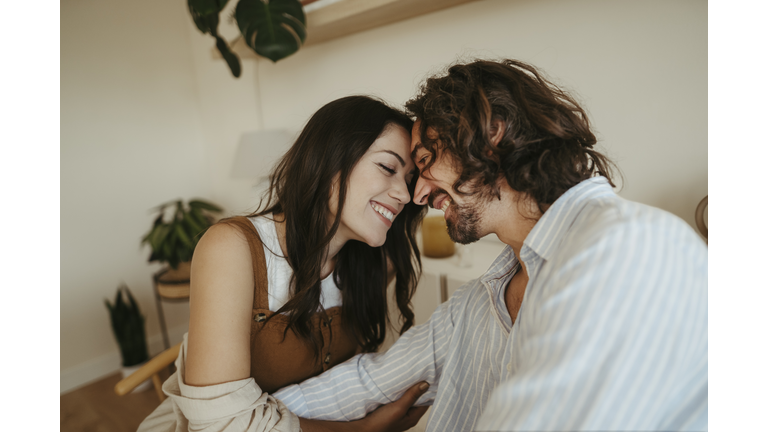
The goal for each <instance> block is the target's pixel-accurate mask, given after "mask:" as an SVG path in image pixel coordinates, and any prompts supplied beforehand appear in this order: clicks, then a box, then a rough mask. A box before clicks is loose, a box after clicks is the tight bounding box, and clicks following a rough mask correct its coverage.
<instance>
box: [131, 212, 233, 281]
mask: <svg viewBox="0 0 768 432" xmlns="http://www.w3.org/2000/svg"><path fill="white" fill-rule="evenodd" d="M155 210H157V212H158V215H157V217H156V218H155V221H154V222H153V223H152V229H150V230H149V232H148V233H147V234H145V235H144V237H143V238H142V239H141V244H142V245H144V244H148V245H149V246H150V247H151V248H152V254H151V255H150V256H149V262H154V261H157V262H161V263H167V264H168V265H169V266H170V267H171V268H172V269H176V268H178V267H179V263H182V262H187V261H190V260H191V259H192V253H193V252H194V251H195V246H197V242H198V240H200V237H201V236H202V235H203V233H205V231H206V230H207V229H208V227H210V226H211V225H212V224H213V217H212V216H211V215H210V214H208V213H219V212H221V208H220V207H218V206H216V205H214V204H211V203H209V202H206V201H203V200H199V199H197V200H191V201H189V203H188V206H185V205H184V202H183V201H182V200H176V201H170V202H167V203H165V204H161V205H160V206H158V207H156V209H155ZM168 213H170V218H169V219H168V220H167V221H166V216H168Z"/></svg>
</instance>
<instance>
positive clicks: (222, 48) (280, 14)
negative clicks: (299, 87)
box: [187, 0, 307, 77]
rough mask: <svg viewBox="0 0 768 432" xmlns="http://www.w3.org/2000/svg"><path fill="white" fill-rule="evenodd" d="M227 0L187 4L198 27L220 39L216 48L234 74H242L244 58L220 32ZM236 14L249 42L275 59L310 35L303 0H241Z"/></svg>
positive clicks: (296, 48)
mask: <svg viewBox="0 0 768 432" xmlns="http://www.w3.org/2000/svg"><path fill="white" fill-rule="evenodd" d="M227 2H228V0H187V6H188V7H189V13H190V14H191V15H192V20H193V21H194V22H195V25H196V26H197V28H198V29H199V30H200V31H201V32H202V33H203V34H210V35H211V36H213V37H214V38H215V39H216V48H217V49H218V50H219V52H220V53H221V55H222V57H224V60H225V61H226V62H227V65H228V66H229V69H230V70H231V71H232V75H234V76H235V77H239V76H240V71H241V68H240V59H239V58H238V57H237V55H236V54H235V53H234V52H232V50H231V49H230V48H229V45H228V44H227V42H226V41H225V40H224V39H223V38H222V37H221V36H219V34H218V27H219V15H220V13H221V11H222V10H223V9H224V6H226V4H227ZM234 15H235V20H236V21H237V26H238V28H239V29H240V33H241V35H242V37H243V38H244V40H245V43H246V45H248V46H249V47H250V48H251V49H252V50H254V51H255V52H256V53H257V54H259V55H261V56H263V57H266V58H268V59H270V60H272V61H273V62H277V61H278V60H282V59H284V58H286V57H288V56H290V55H291V54H293V53H295V52H296V51H298V50H299V48H301V46H302V45H303V44H304V41H305V40H306V39H307V21H306V17H305V16H304V8H303V7H302V5H301V2H300V1H299V0H239V1H238V3H237V6H236V7H235V14H234Z"/></svg>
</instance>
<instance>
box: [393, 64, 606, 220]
mask: <svg viewBox="0 0 768 432" xmlns="http://www.w3.org/2000/svg"><path fill="white" fill-rule="evenodd" d="M405 107H406V109H407V110H408V112H409V114H410V115H412V116H414V117H416V118H417V119H419V120H421V126H420V131H419V132H420V135H421V138H422V145H423V146H424V147H425V148H426V150H428V151H429V152H430V153H432V158H431V159H430V161H429V163H428V164H427V166H426V167H425V169H424V171H426V170H427V169H429V167H430V166H431V164H432V163H434V161H435V159H436V157H435V156H436V154H437V150H438V142H439V150H440V151H441V152H445V153H447V154H448V155H450V156H451V157H452V159H453V162H455V164H456V166H457V167H459V171H460V175H459V178H458V180H457V181H456V182H455V183H454V185H453V188H454V189H455V190H456V191H457V192H458V193H460V194H462V195H469V194H471V193H475V192H483V193H489V194H491V195H492V196H495V197H497V198H499V197H500V195H499V189H498V186H497V185H496V181H497V179H499V178H500V177H501V176H502V175H503V176H504V178H505V179H506V181H507V183H508V184H509V186H510V187H511V188H512V189H514V190H516V191H518V192H522V193H525V194H528V195H529V196H530V197H531V198H533V199H534V200H535V201H536V203H537V204H538V207H539V210H540V211H541V212H542V213H543V212H544V211H545V209H546V208H548V207H549V205H551V204H552V203H553V202H555V200H556V199H557V198H559V197H560V196H561V195H562V194H563V193H565V192H566V191H567V190H568V189H570V188H571V187H573V186H575V185H576V184H578V183H579V182H581V181H583V180H586V179H588V178H590V177H594V176H596V175H601V176H603V177H606V178H607V179H608V182H609V183H610V184H611V186H614V187H615V185H614V184H613V180H612V179H611V171H610V170H611V167H613V166H614V165H613V163H612V162H611V161H610V160H609V159H608V158H606V157H605V156H604V155H602V154H600V153H599V152H597V151H596V150H594V149H593V146H594V145H595V143H596V142H597V139H596V138H595V135H594V134H593V133H592V132H591V131H590V127H589V120H588V119H587V115H586V113H585V112H584V110H583V109H582V108H581V107H580V106H579V105H578V103H576V101H575V100H574V99H573V98H572V97H571V96H569V95H568V94H567V93H565V92H564V91H563V90H561V89H560V88H559V87H557V86H556V85H554V84H552V83H551V82H550V81H548V80H547V79H545V78H544V77H543V76H542V75H541V73H540V72H539V71H537V70H536V68H534V67H533V66H531V65H528V64H526V63H523V62H520V61H516V60H503V61H501V62H493V61H485V60H478V61H474V62H472V63H468V64H457V65H453V66H451V67H450V68H449V69H448V72H447V75H445V76H437V77H433V78H429V79H428V80H427V81H426V82H425V83H424V84H423V85H422V86H421V89H420V94H419V95H418V96H416V97H415V98H413V99H411V100H410V101H408V102H407V103H406V105H405ZM496 120H501V122H502V124H503V128H504V130H503V131H502V132H503V134H502V136H501V140H500V141H499V143H498V145H496V146H494V145H493V144H492V142H491V137H492V136H493V130H492V126H493V122H494V121H496ZM429 128H433V129H434V131H436V132H437V136H434V135H433V136H432V137H431V138H430V137H429V136H428V135H427V129H429ZM465 184H466V185H467V188H466V189H468V190H464V191H462V190H460V189H459V188H460V187H461V186H462V185H465Z"/></svg>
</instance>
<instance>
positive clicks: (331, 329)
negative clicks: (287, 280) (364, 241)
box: [219, 216, 361, 393]
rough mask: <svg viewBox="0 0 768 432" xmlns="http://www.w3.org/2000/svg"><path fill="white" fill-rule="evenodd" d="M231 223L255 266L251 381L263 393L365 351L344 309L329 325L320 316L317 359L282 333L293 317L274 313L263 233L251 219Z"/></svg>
mask: <svg viewBox="0 0 768 432" xmlns="http://www.w3.org/2000/svg"><path fill="white" fill-rule="evenodd" d="M219 223H227V224H229V225H232V226H235V227H237V228H239V229H240V231H241V232H243V234H245V237H246V239H247V240H248V245H249V246H250V250H251V259H252V261H253V280H254V295H253V312H252V321H251V376H252V377H253V378H254V379H255V380H256V384H258V385H259V387H261V390H262V391H265V392H267V393H272V392H274V391H276V390H278V389H280V388H282V387H285V386H287V385H289V384H296V383H300V382H301V381H304V380H305V379H307V378H311V377H313V376H315V375H319V374H320V373H322V372H324V371H326V370H328V369H329V368H331V367H333V366H335V365H337V364H339V363H342V362H344V361H346V360H348V359H349V358H350V357H352V356H353V355H355V354H357V353H358V352H361V350H359V348H360V347H359V345H358V344H357V342H356V341H355V338H354V336H353V335H352V332H351V330H350V329H349V328H348V326H347V325H345V323H344V322H343V320H342V318H341V307H333V308H330V309H327V310H326V317H327V320H324V319H323V318H324V317H323V316H322V314H320V313H316V314H314V315H313V316H312V319H311V328H312V331H313V332H314V333H315V335H316V336H317V337H318V338H320V340H322V349H321V351H320V358H319V359H316V358H315V356H314V351H313V349H312V347H311V346H310V345H308V344H307V343H306V342H304V340H302V339H300V338H299V337H298V336H297V335H296V334H295V333H294V332H293V330H288V332H287V333H285V339H283V333H284V331H285V328H286V326H287V325H288V317H287V316H285V315H282V314H278V315H277V316H275V317H273V318H272V319H270V320H269V321H267V318H269V317H270V316H272V315H275V313H274V312H272V311H270V310H269V300H268V296H269V287H268V279H267V263H266V259H265V256H264V247H263V245H262V243H261V237H259V232H258V231H257V230H256V227H254V226H253V223H252V222H251V221H250V220H249V219H248V218H246V217H243V216H239V217H233V218H228V219H224V220H222V221H220V222H219Z"/></svg>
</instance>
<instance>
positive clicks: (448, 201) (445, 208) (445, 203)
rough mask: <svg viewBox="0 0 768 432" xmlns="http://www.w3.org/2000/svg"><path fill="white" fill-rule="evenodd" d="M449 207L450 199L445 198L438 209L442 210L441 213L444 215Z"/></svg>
mask: <svg viewBox="0 0 768 432" xmlns="http://www.w3.org/2000/svg"><path fill="white" fill-rule="evenodd" d="M449 205H451V199H450V198H446V199H445V201H443V205H442V206H441V207H440V210H442V211H443V213H445V211H446V210H447V209H448V206H449Z"/></svg>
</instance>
